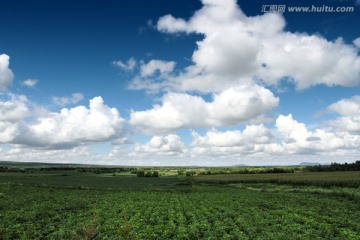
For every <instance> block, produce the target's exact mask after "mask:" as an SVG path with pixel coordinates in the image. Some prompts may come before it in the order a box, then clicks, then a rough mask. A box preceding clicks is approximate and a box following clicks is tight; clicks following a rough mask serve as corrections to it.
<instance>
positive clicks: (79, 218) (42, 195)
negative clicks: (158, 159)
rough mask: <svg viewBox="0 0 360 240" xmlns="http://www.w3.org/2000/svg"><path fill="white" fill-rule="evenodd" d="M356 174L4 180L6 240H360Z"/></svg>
mask: <svg viewBox="0 0 360 240" xmlns="http://www.w3.org/2000/svg"><path fill="white" fill-rule="evenodd" d="M359 173H360V172H332V173H327V172H321V173H293V174H288V173H282V174H237V175H209V176H208V175H201V176H194V177H185V176H161V177H158V178H139V177H136V176H134V175H130V174H93V173H80V172H78V171H73V170H71V171H70V170H69V171H42V172H36V171H35V172H25V173H16V172H14V173H0V239H360V222H359V219H360V194H359V193H360V188H359V186H360V185H359V181H360V175H359ZM356 184H358V185H356Z"/></svg>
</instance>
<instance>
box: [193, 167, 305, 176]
mask: <svg viewBox="0 0 360 240" xmlns="http://www.w3.org/2000/svg"><path fill="white" fill-rule="evenodd" d="M295 170H298V169H297V168H281V167H274V168H241V169H238V168H235V169H230V170H229V169H221V168H220V169H213V170H207V171H202V172H199V173H198V175H217V174H261V173H294V172H295Z"/></svg>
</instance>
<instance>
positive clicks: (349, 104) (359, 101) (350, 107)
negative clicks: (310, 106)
mask: <svg viewBox="0 0 360 240" xmlns="http://www.w3.org/2000/svg"><path fill="white" fill-rule="evenodd" d="M327 110H328V111H330V112H336V113H338V114H339V115H340V117H338V118H337V119H335V120H332V121H330V125H331V126H333V127H334V128H335V129H337V130H339V131H345V132H350V133H353V134H359V135H360V96H353V97H352V98H349V99H342V100H340V101H338V102H336V103H333V104H331V105H330V106H329V107H328V108H327Z"/></svg>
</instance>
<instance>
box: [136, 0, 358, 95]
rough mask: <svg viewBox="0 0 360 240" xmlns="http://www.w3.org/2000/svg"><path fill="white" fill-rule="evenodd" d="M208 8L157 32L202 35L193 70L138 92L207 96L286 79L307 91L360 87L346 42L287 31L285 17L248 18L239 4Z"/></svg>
mask: <svg viewBox="0 0 360 240" xmlns="http://www.w3.org/2000/svg"><path fill="white" fill-rule="evenodd" d="M202 3H203V4H204V6H203V7H202V8H201V9H200V10H198V11H197V12H195V14H194V15H193V16H192V17H191V18H190V19H189V20H184V19H181V18H175V17H173V16H171V15H166V16H164V17H161V18H160V19H159V21H158V23H157V29H158V30H159V31H162V32H165V33H178V32H185V33H197V34H202V35H203V36H204V39H203V40H201V41H198V42H197V45H198V48H197V49H196V50H195V51H194V53H193V55H192V61H193V63H194V64H193V65H191V66H189V67H188V68H186V69H184V70H183V71H182V73H181V74H180V75H179V76H173V77H172V78H167V79H164V81H166V82H168V84H164V83H158V82H154V81H153V82H151V81H150V80H147V81H145V82H144V83H143V85H139V84H138V85H137V87H138V88H144V89H146V88H147V87H149V86H151V87H152V90H153V89H154V88H155V86H157V87H158V88H163V87H164V86H166V87H169V86H170V87H172V88H173V89H175V90H181V91H187V90H197V91H202V92H212V91H218V90H219V89H222V90H223V89H224V87H226V88H228V87H229V86H236V85H238V84H239V83H242V82H249V81H250V82H253V81H260V82H263V83H265V84H267V85H276V84H279V83H281V81H283V80H284V79H285V80H287V81H291V82H293V83H294V84H295V86H296V88H297V89H304V88H308V87H311V86H314V85H318V84H325V85H327V86H333V85H340V86H354V85H356V84H358V83H359V82H360V58H359V56H358V49H357V48H356V47H355V45H357V42H358V40H355V41H354V44H355V45H347V44H345V43H343V41H342V39H337V40H336V41H328V40H326V39H325V38H323V37H321V36H317V35H309V34H306V33H292V32H287V31H285V30H284V27H285V24H286V23H285V20H284V18H283V16H281V15H280V14H274V13H270V14H264V15H259V16H254V17H247V16H245V15H244V14H243V12H242V11H241V10H240V9H239V7H238V6H237V4H236V1H235V0H203V1H202Z"/></svg>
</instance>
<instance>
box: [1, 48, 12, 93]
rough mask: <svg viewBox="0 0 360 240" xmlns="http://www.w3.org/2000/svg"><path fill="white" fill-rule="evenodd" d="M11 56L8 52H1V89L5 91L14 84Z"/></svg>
mask: <svg viewBox="0 0 360 240" xmlns="http://www.w3.org/2000/svg"><path fill="white" fill-rule="evenodd" d="M9 59H10V57H9V56H8V55H6V54H0V91H4V90H5V89H6V88H7V87H8V86H9V85H11V84H12V82H13V79H14V74H13V72H12V71H11V69H10V68H9Z"/></svg>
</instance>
